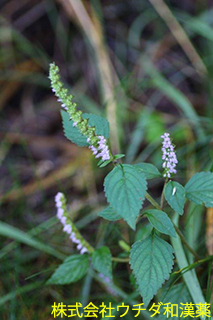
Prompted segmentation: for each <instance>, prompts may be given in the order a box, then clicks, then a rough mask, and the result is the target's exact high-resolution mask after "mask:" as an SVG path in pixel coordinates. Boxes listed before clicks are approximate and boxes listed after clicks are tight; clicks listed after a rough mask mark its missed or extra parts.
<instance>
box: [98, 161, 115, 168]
mask: <svg viewBox="0 0 213 320" xmlns="http://www.w3.org/2000/svg"><path fill="white" fill-rule="evenodd" d="M111 162H112V160H106V161H101V163H100V164H98V166H99V167H100V168H104V167H106V166H107V165H108V164H110V163H111Z"/></svg>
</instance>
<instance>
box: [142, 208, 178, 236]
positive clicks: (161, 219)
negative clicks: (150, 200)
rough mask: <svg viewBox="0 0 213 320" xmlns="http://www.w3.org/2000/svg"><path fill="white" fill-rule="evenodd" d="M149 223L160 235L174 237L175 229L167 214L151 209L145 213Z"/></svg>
mask: <svg viewBox="0 0 213 320" xmlns="http://www.w3.org/2000/svg"><path fill="white" fill-rule="evenodd" d="M145 215H146V216H147V218H148V220H149V222H150V223H151V224H152V225H153V227H154V228H155V229H157V230H158V231H159V232H161V233H165V234H168V235H169V236H172V237H176V233H175V229H174V227H173V224H172V222H171V220H170V219H169V217H168V216H167V214H166V213H165V212H163V211H161V210H156V209H151V210H148V211H146V212H145Z"/></svg>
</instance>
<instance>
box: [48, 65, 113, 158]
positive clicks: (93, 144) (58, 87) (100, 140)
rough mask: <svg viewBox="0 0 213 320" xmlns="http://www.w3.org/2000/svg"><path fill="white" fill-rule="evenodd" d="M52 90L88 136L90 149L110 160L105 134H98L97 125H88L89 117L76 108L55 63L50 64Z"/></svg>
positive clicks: (74, 121)
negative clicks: (83, 115)
mask: <svg viewBox="0 0 213 320" xmlns="http://www.w3.org/2000/svg"><path fill="white" fill-rule="evenodd" d="M49 78H50V80H51V87H52V91H53V92H54V94H55V95H56V97H57V98H58V102H60V103H61V107H62V108H63V109H64V110H65V111H66V112H67V113H68V114H69V116H70V120H72V121H73V127H76V128H78V130H79V131H80V132H81V133H82V134H83V135H84V136H86V137H87V142H88V143H89V144H90V146H89V149H90V150H92V152H93V154H95V155H96V158H101V159H102V161H105V160H110V159H111V157H112V156H111V154H110V151H109V148H108V145H107V141H106V139H105V138H104V137H103V136H98V135H96V133H95V127H92V126H89V125H88V119H83V117H82V112H81V111H78V110H77V109H76V103H74V102H72V99H73V96H72V95H70V94H68V90H67V89H65V88H64V85H63V83H62V81H61V78H60V75H59V68H58V66H56V65H55V64H54V63H51V64H50V74H49Z"/></svg>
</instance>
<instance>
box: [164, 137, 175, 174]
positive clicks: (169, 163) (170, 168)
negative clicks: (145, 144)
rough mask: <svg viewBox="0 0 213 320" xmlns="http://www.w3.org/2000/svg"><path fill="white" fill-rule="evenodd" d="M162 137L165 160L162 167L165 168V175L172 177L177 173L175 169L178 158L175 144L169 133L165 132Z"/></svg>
mask: <svg viewBox="0 0 213 320" xmlns="http://www.w3.org/2000/svg"><path fill="white" fill-rule="evenodd" d="M161 138H162V139H163V142H162V149H161V150H162V153H163V155H162V160H163V161H164V162H163V164H162V167H163V168H164V173H163V176H164V177H166V178H171V175H172V174H175V173H177V170H176V169H175V167H176V165H177V163H178V160H177V157H176V154H175V146H174V145H173V144H172V142H171V139H170V135H169V133H164V134H163V135H162V136H161Z"/></svg>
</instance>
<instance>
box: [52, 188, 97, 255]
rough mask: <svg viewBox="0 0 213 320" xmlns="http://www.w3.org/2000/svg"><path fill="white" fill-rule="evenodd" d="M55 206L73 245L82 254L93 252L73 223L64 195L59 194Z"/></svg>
mask: <svg viewBox="0 0 213 320" xmlns="http://www.w3.org/2000/svg"><path fill="white" fill-rule="evenodd" d="M55 204H56V208H57V217H58V219H59V220H60V222H61V223H62V225H63V227H64V228H63V231H64V232H66V233H67V234H69V238H70V239H71V240H72V242H73V243H75V244H77V249H78V250H79V251H80V253H81V254H83V253H85V252H92V251H93V248H92V247H91V246H90V245H89V243H88V242H87V241H86V240H85V239H84V238H83V237H82V236H81V234H80V233H79V231H78V230H77V228H76V227H75V225H74V223H73V222H72V221H71V219H70V218H69V216H68V214H67V210H66V199H65V196H64V194H63V193H61V192H58V193H57V195H56V196H55Z"/></svg>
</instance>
